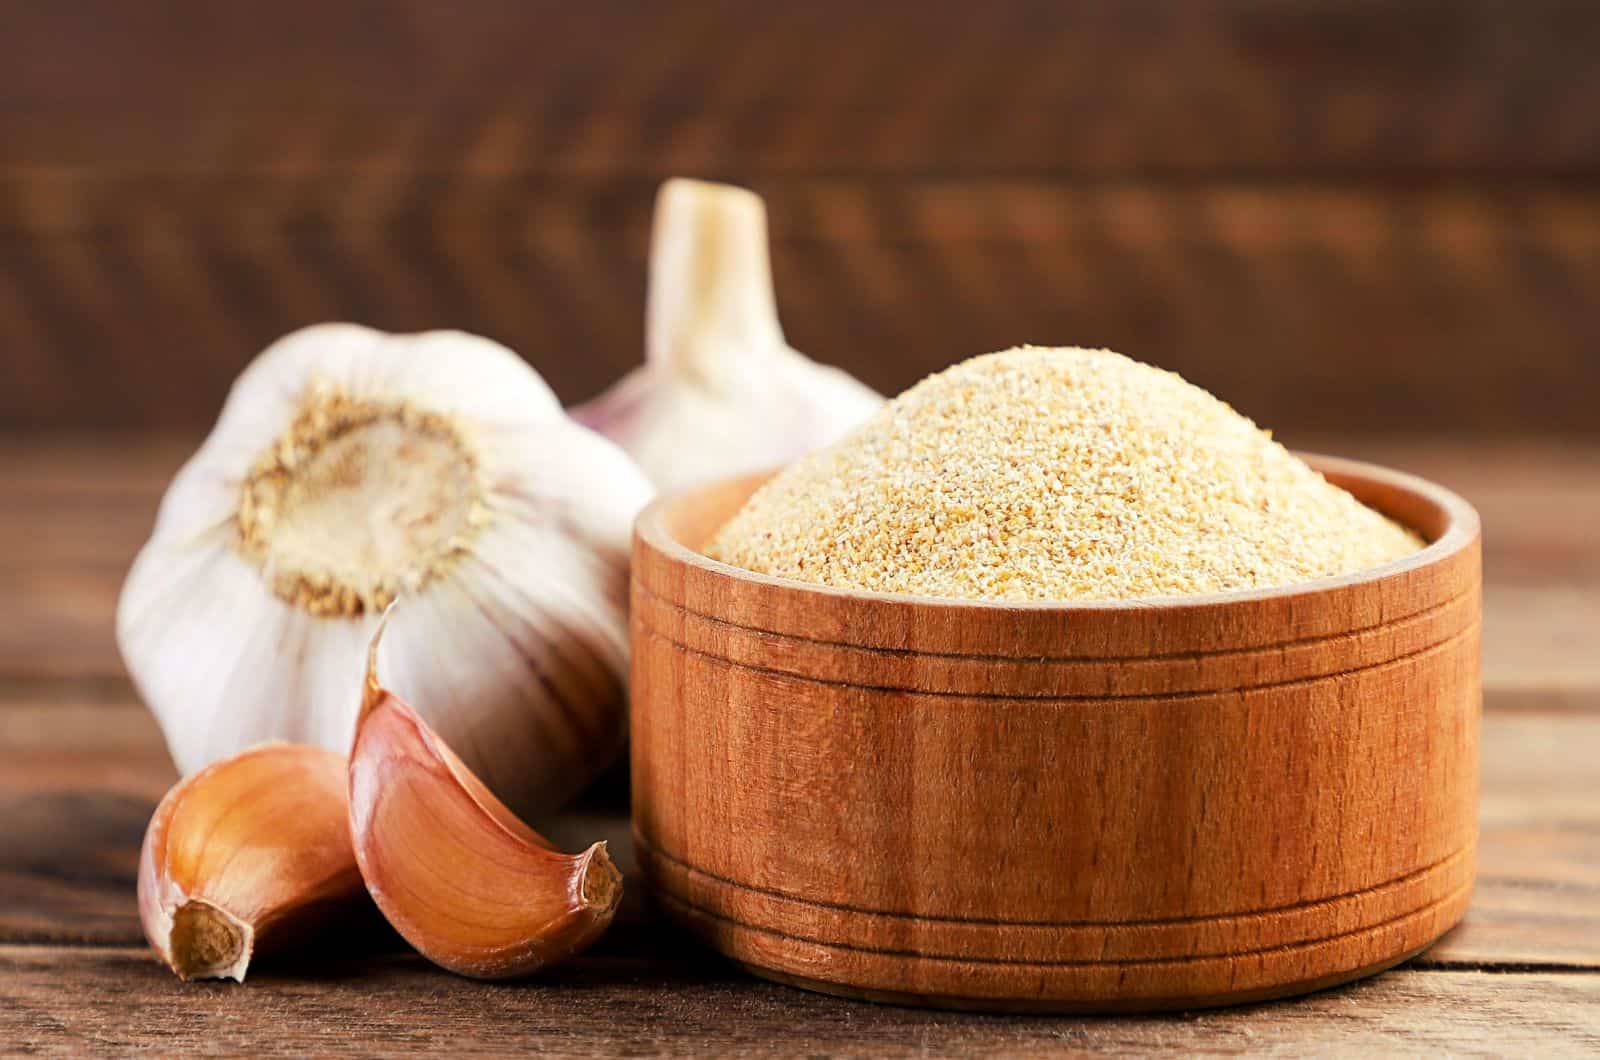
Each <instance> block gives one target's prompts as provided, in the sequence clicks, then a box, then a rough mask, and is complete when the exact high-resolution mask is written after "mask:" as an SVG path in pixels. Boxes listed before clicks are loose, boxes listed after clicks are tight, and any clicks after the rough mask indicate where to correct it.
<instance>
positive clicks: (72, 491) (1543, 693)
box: [0, 436, 1600, 710]
mask: <svg viewBox="0 0 1600 1060" xmlns="http://www.w3.org/2000/svg"><path fill="white" fill-rule="evenodd" d="M1289 440H1290V442H1291V443H1292V444H1296V445H1299V446H1302V447H1304V448H1309V449H1319V450H1322V451H1328V452H1338V453H1344V454H1348V455H1352V456H1358V457H1361V458H1364V459H1371V460H1376V461H1379V462H1381V463H1387V464H1391V465H1393V466H1396V467H1401V468H1405V469H1407V470H1412V471H1415V472H1416V473H1418V474H1421V475H1424V476H1427V477H1430V478H1434V479H1436V480H1437V481H1439V482H1441V483H1443V484H1444V485H1447V486H1450V487H1452V488H1454V489H1456V490H1458V491H1459V492H1461V493H1462V494H1464V495H1465V496H1466V497H1467V498H1468V499H1469V500H1471V501H1473V502H1474V503H1475V504H1476V505H1477V506H1478V509H1479V511H1480V513H1481V514H1482V516H1483V521H1484V527H1485V534H1484V540H1485V546H1484V570H1485V589H1484V627H1485V628H1484V682H1485V687H1486V689H1487V692H1488V696H1489V702H1490V707H1491V709H1495V708H1497V707H1498V706H1499V705H1500V703H1501V702H1506V703H1510V702H1513V701H1514V702H1515V703H1517V704H1518V705H1521V706H1527V705H1530V704H1531V705H1538V706H1545V707H1549V706H1560V707H1562V708H1563V709H1580V708H1581V709H1596V710H1600V535H1597V534H1596V533H1595V532H1594V528H1595V527H1596V526H1600V445H1581V446H1572V445H1562V444H1560V443H1557V442H1543V443H1539V442H1530V443H1523V444H1502V443H1494V444H1488V443H1470V442H1469V443H1460V442H1456V443H1449V444H1445V443H1427V442H1417V441H1405V440H1390V441H1372V440H1360V441H1352V440H1349V439H1338V438H1324V437H1314V436H1313V437H1300V438H1290V439H1289ZM197 444H198V438H194V439H189V440H181V441H180V440H171V439H168V440H156V441H146V440H136V441H130V440H115V439H107V440H99V441H95V440H92V439H81V438H80V439H72V438H67V439H57V440H53V441H36V440H26V439H18V438H11V439H4V438H0V497H6V498H7V499H8V503H7V504H6V505H5V506H3V507H0V600H7V601H10V602H11V604H12V606H9V607H6V608H0V681H4V680H6V679H8V678H11V679H16V678H22V677H25V678H31V679H36V680H47V681H56V680H63V679H71V680H73V681H82V680H85V679H114V680H120V679H121V677H122V673H123V670H122V664H121V661H120V659H119V658H118V656H117V651H116V644H115V640H114V637H113V632H112V629H113V627H112V616H113V614H114V612H115V608H116V598H117V593H118V591H119V590H120V588H121V585H122V578H123V576H124V574H125V573H126V572H127V568H128V564H129V563H131V562H132V558H133V555H134V553H135V552H136V551H137V550H138V548H139V546H140V545H141V544H142V543H143V541H144V540H145V539H146V538H147V537H148V535H149V533H150V528H151V525H152V523H153V521H154V518H155V510H156V505H157V503H158V501H159V499H160V496H161V494H162V492H163V491H164V490H165V488H166V485H167V482H168V481H169V480H170V479H171V477H172V475H173V473H174V472H175V471H176V470H177V467H178V465H179V464H180V463H181V462H182V460H183V459H184V458H185V457H187V456H188V454H189V451H190V450H191V449H192V448H193V446H195V445H197ZM1508 692H1509V693H1514V695H1511V696H1508V695H1507V694H1506V693H1508ZM1535 692H1537V693H1538V695H1537V696H1535V695H1533V693H1535Z"/></svg>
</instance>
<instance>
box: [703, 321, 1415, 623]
mask: <svg viewBox="0 0 1600 1060" xmlns="http://www.w3.org/2000/svg"><path fill="white" fill-rule="evenodd" d="M1422 544H1423V543H1422V541H1421V540H1420V539H1419V538H1418V537H1417V536H1416V535H1415V534H1413V533H1411V532H1410V531H1409V530H1406V529H1404V528H1402V527H1400V526H1399V525H1397V524H1395V523H1393V522H1391V521H1390V520H1389V519H1387V518H1385V517H1384V516H1382V515H1380V514H1378V513H1377V512H1375V511H1373V510H1371V509H1370V508H1367V507H1365V506H1363V505H1362V504H1361V503H1360V502H1359V501H1357V500H1356V499H1355V498H1354V497H1352V496H1351V495H1350V494H1349V493H1346V492H1345V491H1344V490H1342V489H1340V488H1338V487H1337V486H1334V485H1332V484H1331V483H1329V482H1328V481H1327V480H1325V479H1324V478H1323V477H1322V476H1321V475H1320V474H1318V473H1317V472H1316V471H1314V470H1312V469H1311V468H1310V467H1309V466H1308V465H1307V464H1306V463H1305V462H1304V461H1302V460H1300V459H1299V458H1297V457H1296V456H1294V455H1293V454H1292V453H1290V452H1289V451H1288V450H1287V449H1285V448H1284V447H1283V446H1281V445H1279V444H1278V443H1277V442H1274V441H1273V440H1272V438H1271V437H1270V436H1269V435H1268V434H1267V433H1266V432H1265V431H1262V430H1260V429H1259V428H1257V427H1256V425H1255V424H1254V423H1252V422H1251V421H1250V420H1249V419H1247V418H1245V417H1244V416H1241V415H1240V414H1239V413H1237V412H1235V411H1234V410H1233V409H1232V408H1230V407H1229V406H1228V405H1226V404H1225V403H1223V402H1222V401H1219V400H1218V399H1217V398H1215V397H1213V396H1211V395H1210V394H1208V393H1207V392H1205V391H1204V390H1201V389H1200V388H1199V387H1196V386H1193V385H1191V384H1189V383H1187V382H1185V381H1184V380H1183V379H1182V378H1180V377H1179V376H1177V375H1175V374H1173V373H1171V372H1166V371H1162V370H1160V369H1158V368H1152V367H1150V366H1149V365H1145V364H1140V363H1139V362H1137V361H1133V360H1130V359H1128V358H1127V357H1124V356H1122V355H1121V354H1117V353H1112V352H1111V351H1109V350H1082V349H1042V348H1035V347H1026V348H1021V349H1014V350H1007V351H1005V352H1003V353H994V354H989V355H987V356H983V357H975V358H973V359H971V360H969V361H965V362H963V363H961V364H958V365H956V366H955V367H953V368H950V369H948V370H947V371H944V372H941V373H939V374H937V375H933V376H930V377H928V378H927V379H924V380H923V381H922V382H921V383H918V384H917V385H916V386H914V387H912V388H911V389H910V390H908V391H906V392H905V393H903V394H901V395H900V396H899V397H897V398H895V399H894V400H893V401H891V402H890V403H889V404H888V405H887V406H886V407H885V408H884V409H883V410H882V411H881V412H879V413H878V414H877V415H876V416H875V417H874V418H872V419H871V420H869V421H868V422H867V423H866V424H865V425H864V426H862V427H861V428H859V429H858V430H857V431H855V432H854V433H853V434H851V435H849V436H847V437H846V438H844V439H843V440H842V441H840V442H838V443H836V444H834V445H833V446H830V447H829V448H826V449H822V450H818V451H816V452H814V453H812V454H810V455H808V456H806V457H804V458H802V459H801V460H799V461H798V462H797V463H795V464H793V465H791V466H790V467H789V468H788V469H787V470H785V471H783V472H782V473H780V474H779V475H777V476H776V477H775V478H773V479H772V480H771V481H769V482H768V483H767V484H766V485H764V486H763V487H762V488H761V489H759V490H757V491H756V493H755V494H754V495H753V496H752V497H751V498H750V500H749V501H748V502H747V503H746V504H745V506H744V508H743V509H741V510H740V511H739V512H738V513H737V514H736V515H735V516H734V517H733V519H732V520H730V521H729V522H728V523H727V525H725V526H724V527H723V528H722V529H721V530H720V531H719V532H718V533H717V534H716V535H715V536H714V538H713V539H712V541H711V543H710V544H709V546H708V547H707V548H706V553H707V554H708V555H709V556H710V557H711V558H713V559H716V560H720V561H722V562H725V563H730V564H733V565H735V566H740V567H745V568H748V569H750V570H753V571H757V572H760V573H763V574H770V575H775V576H778V577H783V578H792V579H796V580H799V581H806V582H812V583H816V584H820V585H830V586H835V587H838V588H846V589H865V590H876V591H882V592H894V593H913V594H917V595H923V596H941V597H955V598H961V599H974V600H1083V599H1090V600H1122V599H1133V598H1139V597H1161V596H1177V595H1187V594H1196V593H1213V592H1222V591H1227V590H1236V589H1258V588H1266V587H1271V586H1280V585H1288V584H1293V583H1296V582H1303V581H1308V580H1311V579H1315V578H1323V577H1329V576H1335V575H1340V574H1347V573H1350V572H1353V571H1358V570H1363V569H1366V568H1369V567H1374V566H1377V565H1379V564H1382V563H1386V562H1388V561H1390V560H1393V559H1396V558H1399V557H1401V556H1405V555H1408V554H1410V553H1413V552H1415V551H1417V550H1418V549H1420V548H1421V547H1422Z"/></svg>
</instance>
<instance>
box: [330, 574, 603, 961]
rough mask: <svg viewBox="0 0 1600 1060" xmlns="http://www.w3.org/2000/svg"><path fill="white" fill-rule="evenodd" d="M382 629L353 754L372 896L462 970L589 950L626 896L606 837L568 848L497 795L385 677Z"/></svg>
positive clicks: (357, 837) (420, 943) (355, 823)
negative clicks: (570, 850) (571, 851)
mask: <svg viewBox="0 0 1600 1060" xmlns="http://www.w3.org/2000/svg"><path fill="white" fill-rule="evenodd" d="M407 606H408V605H407ZM396 610H403V608H397V609H396ZM382 637H383V627H382V626H380V627H379V631H378V632H377V633H376V634H374V635H373V642H372V646H371V650H370V652H369V654H368V661H367V677H366V681H365V683H364V686H363V689H362V695H361V711H360V717H359V718H358V719H357V722H356V734H355V741H354V743H353V744H352V745H351V748H350V761H349V814H350V822H349V823H350V827H349V833H350V838H351V841H352V844H353V846H354V850H355V857H356V862H357V864H358V865H359V867H360V871H361V877H362V879H363V880H365V881H366V885H367V890H368V892H369V893H370V894H371V895H372V899H373V901H375V902H376V903H377V904H378V908H379V909H380V910H382V912H383V915H384V917H385V918H387V919H388V921H389V923H390V924H391V925H392V926H393V927H394V929H395V930H396V931H398V932H399V933H400V934H401V935H402V936H404V938H405V940H406V941H407V942H409V943H411V945H412V946H414V947H416V949H417V952H419V953H421V954H422V955H423V956H425V957H427V958H428V959H429V960H431V961H433V962H434V963H435V964H437V965H439V966H440V967H441V968H447V969H449V970H450V971H453V972H456V973H457V974H459V975H467V976H473V977H475V978H479V979H507V978H512V977H515V976H522V975H532V974H534V973H536V972H539V971H542V970H544V969H546V968H549V967H551V966H552V965H556V964H559V963H561V962H562V961H565V960H568V959H569V958H571V957H573V956H576V955H577V954H579V953H581V952H582V951H583V950H585V949H587V948H588V947H589V946H590V945H591V944H592V943H593V942H594V941H595V940H596V939H598V938H599V937H600V936H601V935H602V934H604V933H605V930H606V928H607V927H609V926H610V924H611V920H612V918H613V917H614V916H615V915H616V911H617V906H618V903H619V902H620V901H621V898H622V874H621V872H620V871H618V869H617V867H616V865H615V864H613V863H612V861H611V858H610V856H609V855H608V854H607V853H606V844H605V843H603V842H600V843H594V844H592V845H591V846H590V847H589V848H588V849H587V850H585V851H584V852H583V853H581V854H564V853H562V852H561V851H559V850H557V849H556V848H555V847H554V845H553V844H551V843H550V841H549V840H547V839H545V838H544V837H543V836H541V835H540V834H538V833H537V832H535V831H534V830H533V829H531V828H529V827H528V826H527V825H526V824H525V823H524V822H523V821H522V820H521V819H520V818H518V817H517V816H516V815H515V814H513V813H512V812H511V811H510V810H509V809H507V807H506V806H505V805H504V804H503V803H501V802H500V800H498V799H496V798H495V797H494V794H493V793H492V792H490V791H488V790H487V789H486V788H485V787H484V785H483V783H482V782H481V781H480V780H479V779H478V778H477V777H476V776H474V775H473V773H472V771H471V770H470V769H469V768H467V766H466V765H465V763H463V762H462V761H461V760H460V758H459V757H458V756H457V755H456V754H455V753H454V752H453V751H452V750H451V749H450V747H449V745H448V744H447V743H445V742H444V741H443V740H441V739H440V738H439V736H438V734H437V733H435V732H434V731H433V730H432V729H431V728H429V726H428V724H427V723H426V722H424V721H423V720H422V718H421V717H419V716H418V715H417V713H416V712H415V711H414V710H413V709H412V708H411V706H410V705H409V704H407V703H406V702H405V701H404V700H402V699H401V698H400V697H398V696H396V695H394V694H393V693H391V692H389V691H388V690H387V689H386V688H385V687H384V686H383V685H382V684H380V682H379V679H378V661H377V657H378V648H379V641H380V640H381V639H382Z"/></svg>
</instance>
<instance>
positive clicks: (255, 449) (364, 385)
mask: <svg viewBox="0 0 1600 1060" xmlns="http://www.w3.org/2000/svg"><path fill="white" fill-rule="evenodd" d="M652 492H653V491H652V489H651V487H650V484H649V482H648V480H647V479H646V478H645V476H644V474H643V473H642V472H641V471H640V470H639V469H638V467H637V466H636V465H634V463H633V462H632V460H630V459H629V458H628V457H627V455H626V454H625V453H623V452H622V451H621V450H620V449H618V448H617V446H615V445H614V444H613V443H611V442H609V441H607V440H606V439H604V438H602V437H600V436H599V435H597V434H595V433H594V432H592V431H590V430H588V429H586V428H584V427H582V426H580V425H578V424H576V423H575V422H573V421H572V420H571V419H570V418H568V417H567V416H566V414H565V413H564V412H563V411H562V409H561V405H560V402H559V401H558V400H557V399H556V396H555V394H554V393H553V392H552V391H551V390H550V388H549V387H548V386H546V385H545V383H544V381H543V380H542V379H540V378H539V376H538V374H537V373H536V372H534V371H533V370H532V369H531V368H530V367H529V366H528V365H527V364H526V363H524V362H523V361H522V360H521V359H520V358H519V357H518V356H517V355H516V354H514V353H513V352H511V351H510V350H508V349H506V348H505V347H503V346H500V345H498V344H496V343H493V342H490V341H489V340H488V339H484V338H479V337H477V336H472V335H465V334H461V333H459V332H429V333H425V334H420V335H389V334H385V333H383V332H379V331H375V330H373V329H370V328H364V327H358V326H356V325H351V324H325V325H318V326H316V327H311V328H306V329H304V330H302V331H298V332H295V333H294V334H292V335H289V336H287V337H285V338H284V339H282V340H280V341H279V342H277V343H275V344H273V346H271V347H270V348H268V349H267V350H266V351H265V352H264V353H262V354H261V355H260V356H259V357H257V358H256V360H255V361H254V362H253V363H252V364H251V365H250V366H249V367H248V368H247V369H246V370H245V372H244V373H243V374H242V375H241V376H240V377H239V379H238V381H237V382H236V383H235V385H234V388H233V390H232V392H231V394H230V395H229V398H228V401H227V403H226V405H225V407H224V409H223V411H222V415H221V417H220V419H219V420H218V422H217V426H216V428H215V429H214V430H213V431H212V433H211V436H210V437H209V438H207V439H206V442H205V444H204V445H203V446H202V447H201V448H200V450H199V451H198V452H197V453H196V454H195V456H194V457H193V458H192V459H191V460H190V461H189V462H188V464H186V465H185V466H184V468H183V469H182V470H181V471H180V472H179V474H178V476H177V478H176V480H175V481H174V482H173V484H172V486H171V488H170V489H169V490H168V492H167V495H166V497H165V499H164V500H163V502H162V505H161V510H160V514H159V516H158V518H157V522H156V527H155V531H154V533H153V535H152V537H151V539H150V541H149V543H148V544H147V545H146V546H145V548H144V549H143V550H142V551H141V552H140V554H139V557H138V559H137V560H136V561H135V563H134V566H133V569H132V570H131V572H130V573H129V575H128V579H127V581H126V583H125V585H124V587H123V592H122V597H121V599H120V601H119V602H118V609H117V640H118V645H119V647H120V648H121V651H122V656H123V659H124V661H125V662H126V664H127V667H128V670H129V673H130V674H131V676H132V677H133V680H134V683H135V685H136V686H137V687H138V689H139V691H140V694H141V696H142V698H143V699H144V700H145V702H146V703H147V704H148V705H149V706H150V709H151V710H152V712H153V713H154V714H155V715H156V717H157V719H158V720H159V721H160V723H161V728H162V731H163V734H164V735H165V736H166V739H167V745H168V747H169V749H170V750H171V752H172V756H173V758H174V760H175V761H176V762H177V764H178V767H179V769H180V770H181V771H182V772H184V773H192V772H194V771H195V770H197V769H200V768H202V767H204V766H205V765H206V764H208V763H210V762H213V761H216V760H218V759H220V758H226V757H228V756H230V755H232V754H234V753H236V752H238V751H239V750H241V749H242V748H245V747H248V746H251V745H253V744H256V743H260V742H262V741H265V740H288V741H292V742H296V743H307V744H313V745H316V746H321V747H325V748H328V749H331V750H338V751H340V752H343V751H345V750H346V749H348V746H349V739H350V732H351V730H352V726H353V723H354V719H355V707H356V703H355V701H354V697H353V696H352V695H351V685H352V681H353V679H354V675H357V674H359V673H360V670H361V665H362V659H363V657H364V655H365V651H366V645H367V642H368V640H369V639H370V638H371V635H372V631H373V629H374V628H375V626H376V624H377V621H378V615H379V614H380V613H381V612H382V610H383V608H384V607H385V606H386V605H387V604H388V603H389V602H390V601H391V600H392V599H394V597H396V596H397V595H399V594H401V593H404V594H405V596H406V599H407V606H406V608H405V610H404V611H403V612H401V613H399V614H397V615H396V616H395V620H394V622H393V623H392V625H391V628H390V632H389V642H390V647H392V648H398V649H399V650H398V651H397V652H396V653H395V657H394V658H393V660H392V661H391V665H390V667H389V669H388V671H387V673H388V675H389V676H390V678H391V681H392V682H393V684H394V687H395V688H396V689H398V690H399V691H400V692H401V693H403V694H404V695H406V696H407V697H409V698H410V699H411V700H412V701H413V702H417V703H420V704H424V709H425V710H426V711H427V712H428V720H429V722H430V723H431V724H432V725H433V726H435V727H436V728H437V729H438V730H439V732H440V733H441V734H443V736H444V737H445V738H446V739H448V740H449V741H450V742H451V743H452V744H453V745H454V746H455V747H456V748H457V749H458V750H459V752H460V753H461V755H462V757H463V759H465V760H466V761H467V762H468V763H469V764H470V765H471V767H472V768H473V770H474V771H476V772H477V773H478V775H480V776H481V777H483V779H484V781H485V782H486V783H487V784H489V785H490V786H491V787H492V788H493V789H494V790H495V791H496V793H497V794H498V795H499V796H500V797H501V798H503V799H505V800H506V801H507V802H508V803H509V804H510V805H512V806H514V807H515V808H517V809H518V810H519V811H522V812H526V813H535V812H543V811H546V810H549V809H551V808H553V807H554V806H555V805H557V804H559V803H560V802H562V801H563V800H564V799H565V798H567V797H568V796H570V795H572V794H574V793H575V792H577V791H578V790H580V789H581V788H582V787H583V786H585V785H586V784H587V783H588V782H589V781H590V780H592V779H593V778H594V777H596V776H598V775H599V773H600V772H601V771H602V770H603V769H604V768H605V767H606V766H607V765H608V764H609V763H610V762H611V761H612V760H614V759H615V757H616V756H617V755H618V753H619V752H620V750H621V748H622V746H623V742H624V735H625V720H626V679H627V678H626V675H627V658H628V643H627V579H628V553H629V544H630V540H629V539H630V532H631V528H632V523H633V517H634V515H635V514H637V512H638V510H639V509H640V508H641V507H643V505H644V504H645V503H646V502H647V501H648V500H649V498H650V496H651V494H652Z"/></svg>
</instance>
